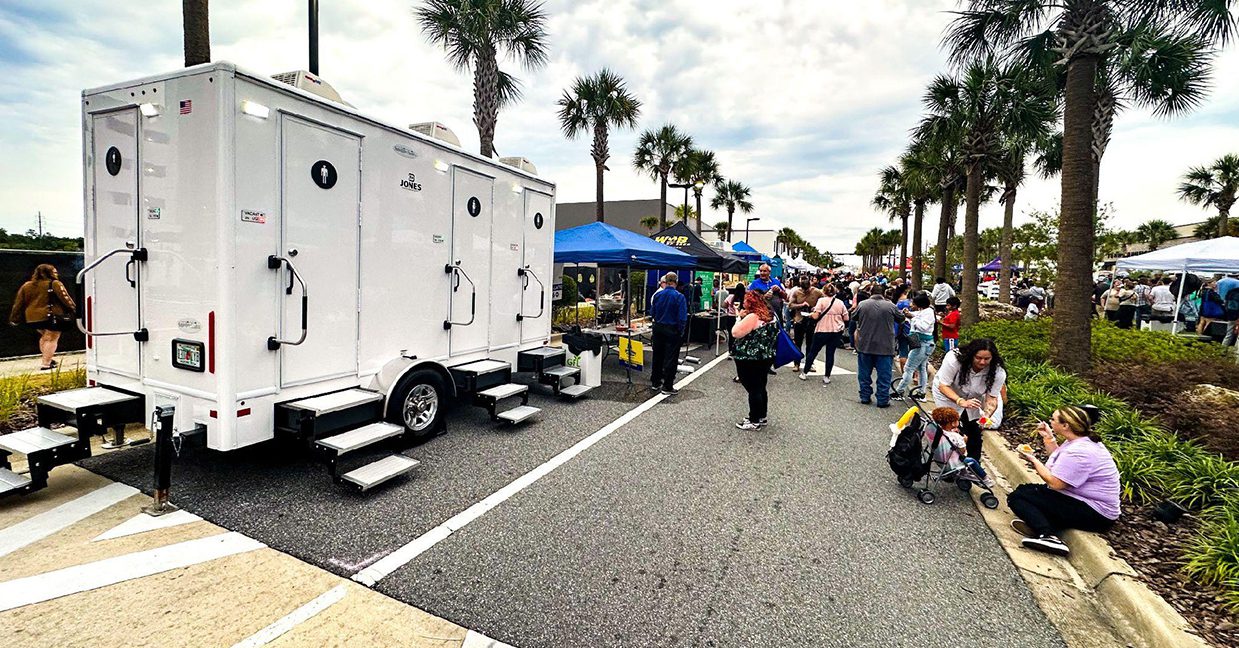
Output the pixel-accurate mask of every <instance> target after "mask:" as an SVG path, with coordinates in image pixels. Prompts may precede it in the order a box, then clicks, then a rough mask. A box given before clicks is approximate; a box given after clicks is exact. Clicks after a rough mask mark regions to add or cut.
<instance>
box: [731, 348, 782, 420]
mask: <svg viewBox="0 0 1239 648" xmlns="http://www.w3.org/2000/svg"><path fill="white" fill-rule="evenodd" d="M773 364H774V360H773V359H770V360H736V374H737V375H739V376H740V384H741V385H744V390H745V391H747V392H748V393H749V420H750V421H752V422H754V423H756V422H758V421H760V420H762V419H764V418H766V407H767V405H768V404H769V401H770V399H769V396H768V395H767V394H766V378H767V377H768V376H769V374H767V373H766V372H767V371H769V370H770V366H771V365H773Z"/></svg>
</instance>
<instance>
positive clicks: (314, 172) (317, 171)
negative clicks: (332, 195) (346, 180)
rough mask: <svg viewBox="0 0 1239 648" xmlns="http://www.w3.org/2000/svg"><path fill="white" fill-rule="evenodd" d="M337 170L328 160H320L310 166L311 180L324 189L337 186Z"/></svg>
mask: <svg viewBox="0 0 1239 648" xmlns="http://www.w3.org/2000/svg"><path fill="white" fill-rule="evenodd" d="M337 178H338V176H337V175H336V168H335V167H334V166H331V163H330V162H328V161H327V160H319V161H318V162H315V163H314V164H313V165H311V166H310V179H311V180H313V181H314V184H316V185H318V186H319V187H320V188H322V189H330V188H332V187H334V186H336V179H337Z"/></svg>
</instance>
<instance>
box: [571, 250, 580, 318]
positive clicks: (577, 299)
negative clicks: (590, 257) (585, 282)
mask: <svg viewBox="0 0 1239 648" xmlns="http://www.w3.org/2000/svg"><path fill="white" fill-rule="evenodd" d="M572 267H573V268H576V276H578V277H579V276H581V264H580V263H574V264H573V265H572ZM574 285H576V290H575V291H574V292H576V294H575V295H573V296H572V303H574V304H576V327H577V328H578V329H580V328H581V286H580V285H579V284H575V283H574Z"/></svg>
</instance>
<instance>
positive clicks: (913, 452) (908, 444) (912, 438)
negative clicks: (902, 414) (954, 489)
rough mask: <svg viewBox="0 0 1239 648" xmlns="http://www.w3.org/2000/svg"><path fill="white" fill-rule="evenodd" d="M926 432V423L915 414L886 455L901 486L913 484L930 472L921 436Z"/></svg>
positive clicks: (918, 414)
mask: <svg viewBox="0 0 1239 648" xmlns="http://www.w3.org/2000/svg"><path fill="white" fill-rule="evenodd" d="M924 431H925V421H924V419H922V418H921V415H920V413H919V412H918V413H917V414H914V415H913V416H912V420H911V421H909V422H908V424H907V425H905V426H904V428H903V429H902V430H900V431H899V436H898V437H896V438H895V445H894V446H892V447H891V449H890V450H889V451H888V452H887V453H886V460H887V462H889V463H890V466H891V471H893V472H894V473H895V477H897V478H898V479H899V483H901V484H911V483H913V482H915V481H917V480H918V479H920V478H922V477H924V476H925V474H926V473H927V472H929V465H928V464H927V463H926V462H925V455H924V446H923V445H922V444H921V435H922V434H923V433H924Z"/></svg>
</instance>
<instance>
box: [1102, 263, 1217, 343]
mask: <svg viewBox="0 0 1239 648" xmlns="http://www.w3.org/2000/svg"><path fill="white" fill-rule="evenodd" d="M1180 293H1182V302H1181V303H1180V301H1179V300H1180ZM1176 303H1178V304H1179V307H1178V311H1177V312H1176V310H1175V304H1176ZM1093 306H1094V308H1095V309H1096V312H1097V316H1098V317H1104V318H1105V319H1107V320H1109V321H1112V322H1114V324H1115V325H1116V326H1118V327H1119V328H1132V327H1138V326H1140V324H1141V323H1143V322H1148V321H1156V322H1163V323H1170V322H1173V321H1175V320H1176V319H1177V320H1178V321H1181V322H1183V323H1184V328H1185V330H1187V331H1194V332H1196V333H1197V334H1199V335H1207V336H1210V337H1213V338H1215V339H1217V338H1219V337H1220V338H1221V341H1222V344H1224V345H1226V346H1233V345H1234V344H1235V340H1236V338H1237V337H1239V273H1231V274H1229V275H1214V276H1213V277H1210V278H1207V279H1204V280H1197V279H1195V277H1193V276H1191V275H1189V276H1188V279H1187V284H1186V285H1184V286H1179V285H1178V281H1177V279H1176V278H1175V277H1170V276H1162V275H1152V276H1147V277H1139V278H1133V277H1116V278H1113V279H1110V278H1104V277H1103V278H1099V279H1098V281H1097V283H1096V284H1095V285H1094V286H1093ZM1217 322H1221V323H1222V324H1223V325H1222V327H1221V328H1222V329H1223V330H1222V331H1220V332H1219V331H1217V327H1214V324H1215V323H1217Z"/></svg>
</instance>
